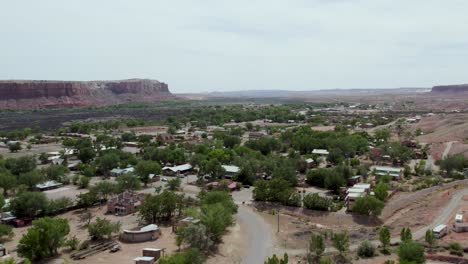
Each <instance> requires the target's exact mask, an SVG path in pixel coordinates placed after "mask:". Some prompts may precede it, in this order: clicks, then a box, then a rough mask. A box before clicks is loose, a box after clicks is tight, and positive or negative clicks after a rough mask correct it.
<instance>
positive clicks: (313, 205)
mask: <svg viewBox="0 0 468 264" xmlns="http://www.w3.org/2000/svg"><path fill="white" fill-rule="evenodd" d="M303 203H304V207H305V208H307V209H314V210H320V211H328V209H329V208H330V207H331V206H332V200H331V199H330V198H327V197H322V196H320V195H319V194H318V193H309V194H307V195H306V196H304V199H303Z"/></svg>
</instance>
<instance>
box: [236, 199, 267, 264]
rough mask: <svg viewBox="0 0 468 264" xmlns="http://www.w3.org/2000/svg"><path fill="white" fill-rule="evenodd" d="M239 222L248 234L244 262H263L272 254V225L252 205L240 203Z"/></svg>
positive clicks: (243, 230)
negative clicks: (253, 209)
mask: <svg viewBox="0 0 468 264" xmlns="http://www.w3.org/2000/svg"><path fill="white" fill-rule="evenodd" d="M237 222H238V223H239V225H240V227H241V229H242V232H245V233H247V234H248V238H249V239H248V242H247V243H248V246H247V252H246V255H245V256H244V258H243V260H242V263H244V264H257V263H263V262H264V261H265V259H266V258H267V257H268V256H270V255H271V254H272V248H273V240H272V236H271V226H270V225H269V224H268V223H267V222H265V220H263V218H262V217H261V216H259V215H258V214H256V213H255V212H254V211H252V209H251V208H250V207H247V206H245V205H240V206H239V209H238V212H237Z"/></svg>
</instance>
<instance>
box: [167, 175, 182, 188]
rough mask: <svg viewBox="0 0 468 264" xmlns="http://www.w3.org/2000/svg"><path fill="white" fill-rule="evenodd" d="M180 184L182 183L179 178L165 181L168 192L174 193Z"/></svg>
mask: <svg viewBox="0 0 468 264" xmlns="http://www.w3.org/2000/svg"><path fill="white" fill-rule="evenodd" d="M181 183H182V181H181V179H180V178H179V177H175V178H173V179H170V180H169V181H167V184H166V185H167V188H168V189H169V190H171V191H175V190H177V189H179V187H180V184H181Z"/></svg>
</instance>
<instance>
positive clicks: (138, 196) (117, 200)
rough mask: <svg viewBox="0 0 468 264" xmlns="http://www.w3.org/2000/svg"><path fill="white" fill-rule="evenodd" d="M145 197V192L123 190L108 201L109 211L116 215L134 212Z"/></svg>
mask: <svg viewBox="0 0 468 264" xmlns="http://www.w3.org/2000/svg"><path fill="white" fill-rule="evenodd" d="M145 198H146V195H145V194H144V193H132V192H123V193H121V194H119V195H118V196H117V197H114V198H112V199H110V200H109V201H108V202H107V213H110V214H115V215H128V214H131V213H134V212H135V211H136V209H137V208H138V207H139V206H140V205H141V204H142V203H143V201H144V200H145Z"/></svg>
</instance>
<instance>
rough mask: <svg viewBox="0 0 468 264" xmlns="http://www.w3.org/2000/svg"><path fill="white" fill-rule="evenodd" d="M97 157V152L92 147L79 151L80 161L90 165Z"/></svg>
mask: <svg viewBox="0 0 468 264" xmlns="http://www.w3.org/2000/svg"><path fill="white" fill-rule="evenodd" d="M95 157H96V152H95V151H94V149H93V148H92V147H85V148H82V149H80V150H79V153H78V159H79V160H81V162H83V163H88V162H90V161H92V160H93V159H94V158H95Z"/></svg>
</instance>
